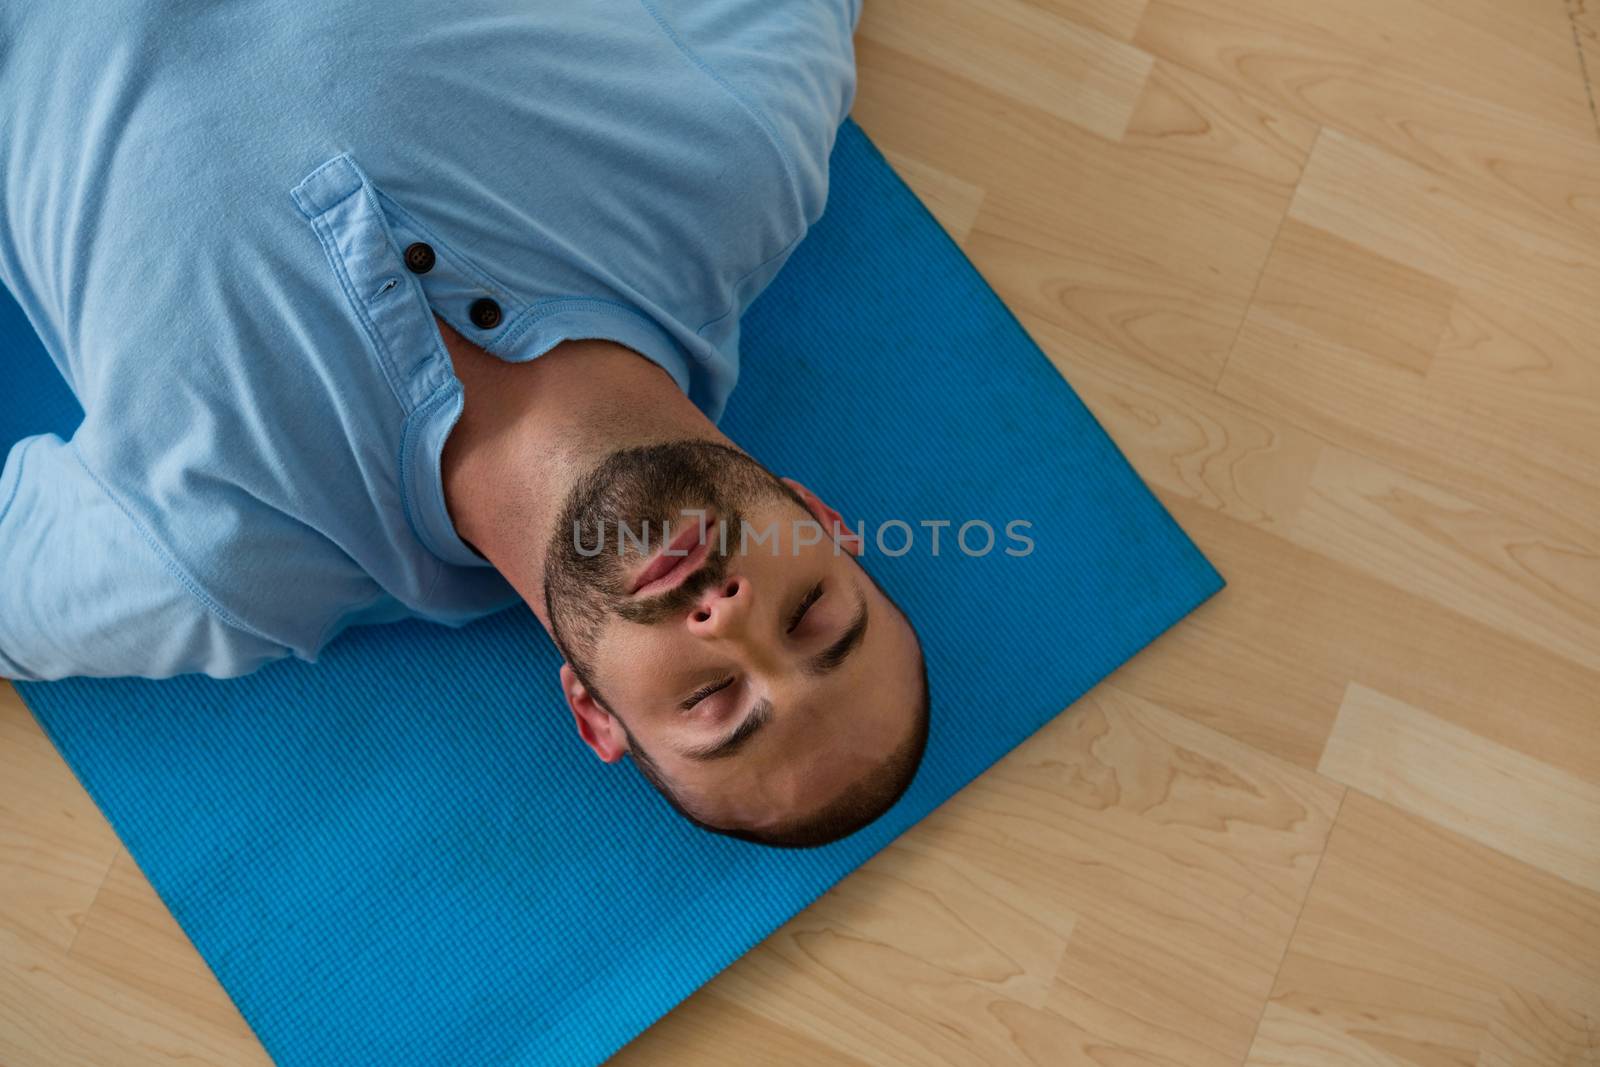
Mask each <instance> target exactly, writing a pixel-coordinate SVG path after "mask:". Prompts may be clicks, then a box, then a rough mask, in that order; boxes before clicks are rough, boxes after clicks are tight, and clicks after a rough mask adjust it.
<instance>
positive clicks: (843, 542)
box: [781, 478, 861, 556]
mask: <svg viewBox="0 0 1600 1067" xmlns="http://www.w3.org/2000/svg"><path fill="white" fill-rule="evenodd" d="M781 480H782V482H783V484H784V485H787V486H788V487H789V488H790V489H793V490H794V491H795V492H796V493H799V494H800V499H801V500H803V501H805V504H806V510H807V511H809V512H811V514H812V516H813V517H814V518H815V519H816V520H817V521H818V522H819V523H821V524H822V529H823V531H824V532H825V533H827V534H828V536H829V537H836V538H838V541H839V547H840V548H842V549H844V550H845V551H846V552H848V553H850V554H851V555H852V556H859V555H861V538H860V537H859V536H857V534H856V532H855V531H854V530H852V529H851V528H850V527H849V526H846V525H845V521H844V520H843V519H842V518H840V517H839V513H838V512H837V511H835V510H833V509H832V508H830V507H829V506H828V505H826V504H824V503H823V502H822V498H821V497H819V496H817V494H815V493H813V492H812V491H811V490H809V489H807V488H806V487H805V486H803V485H801V484H800V483H799V482H797V481H795V480H794V479H793V478H784V479H781Z"/></svg>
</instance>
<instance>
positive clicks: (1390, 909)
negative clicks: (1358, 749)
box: [1246, 792, 1600, 1067]
mask: <svg viewBox="0 0 1600 1067" xmlns="http://www.w3.org/2000/svg"><path fill="white" fill-rule="evenodd" d="M1595 1019H1600V895H1597V894H1595V893H1593V892H1591V891H1588V890H1584V889H1580V888H1578V887H1576V886H1574V885H1572V884H1571V883H1570V882H1567V881H1564V880H1562V879H1560V878H1557V877H1555V876H1554V875H1550V874H1546V873H1544V872H1543V871H1540V870H1537V869H1535V868H1532V867H1529V866H1527V865H1525V864H1522V863H1519V862H1518V861H1516V860H1513V859H1510V858H1508V857H1506V856H1503V855H1501V854H1500V853H1497V852H1494V851H1492V850H1490V849H1487V848H1485V847H1483V846H1481V845H1478V844H1476V843H1474V842H1471V841H1468V840H1466V839H1464V838H1461V837H1459V836H1457V835H1455V834H1453V833H1451V832H1449V831H1447V830H1443V829H1440V828H1438V827H1437V826H1434V825H1432V824H1431V823H1429V822H1428V821H1426V820H1423V819H1420V818H1417V817H1415V816H1412V815H1407V814H1404V813H1401V812H1399V811H1397V810H1395V809H1393V808H1391V807H1389V806H1387V805H1385V804H1383V803H1381V802H1380V801H1377V800H1373V799H1371V798H1369V797H1366V796H1364V795H1362V794H1361V793H1358V792H1351V793H1349V794H1347V795H1346V797H1345V801H1344V805H1343V807H1342V808H1341V809H1340V813H1339V819H1338V824H1337V825H1336V827H1335V829H1334V832H1333V834H1332V836H1331V837H1330V838H1329V841H1328V847H1327V852H1326V854H1325V856H1324V857H1323V861H1322V866H1321V868H1320V869H1319V870H1318V873H1317V878H1316V884H1315V885H1314V886H1313V888H1312V891H1311V895H1310V898H1309V899H1308V901H1307V902H1306V907H1305V912H1304V914H1303V915H1302V916H1301V919H1300V923H1299V926H1298V927H1297V928H1296V930H1295V935H1294V939H1293V941H1292V942H1291V944H1290V947H1289V952H1288V955H1287V956H1286V957H1285V959H1284V965H1283V969H1282V971H1281V972H1280V973H1279V976H1278V981H1277V984H1276V985H1275V987H1274V989H1273V993H1272V1000H1271V1004H1270V1005H1269V1007H1268V1009H1267V1011H1266V1014H1265V1016H1264V1017H1263V1019H1262V1021H1261V1028H1260V1031H1259V1033H1258V1035H1257V1038H1256V1040H1255V1043H1254V1045H1253V1046H1252V1048H1251V1052H1250V1056H1249V1058H1248V1059H1247V1060H1246V1063H1247V1064H1248V1065H1249V1067H1322V1065H1324V1064H1328V1063H1340V1064H1347V1063H1348V1064H1360V1065H1373V1067H1378V1065H1382V1067H1390V1065H1394V1067H1399V1065H1407V1067H1415V1065H1419V1064H1427V1065H1433V1064H1476V1063H1480V1062H1495V1059H1494V1058H1495V1057H1499V1058H1500V1060H1501V1061H1502V1062H1503V1061H1504V1057H1505V1056H1507V1055H1510V1054H1516V1055H1518V1056H1520V1055H1521V1054H1522V1053H1523V1052H1526V1051H1528V1050H1535V1054H1536V1055H1538V1056H1540V1057H1541V1058H1532V1057H1530V1058H1527V1059H1522V1058H1518V1059H1515V1060H1513V1061H1512V1062H1516V1063H1519V1064H1520V1063H1554V1064H1562V1065H1572V1064H1579V1063H1582V1062H1584V1061H1583V1058H1582V1057H1584V1056H1588V1055H1590V1054H1591V1053H1592V1051H1593V1047H1594V1045H1593V1037H1592V1035H1593V1030H1592V1021H1593V1020H1595ZM1541 1049H1543V1050H1547V1052H1549V1054H1548V1055H1547V1054H1545V1053H1544V1052H1538V1051H1537V1050H1541ZM1480 1057H1482V1059H1480Z"/></svg>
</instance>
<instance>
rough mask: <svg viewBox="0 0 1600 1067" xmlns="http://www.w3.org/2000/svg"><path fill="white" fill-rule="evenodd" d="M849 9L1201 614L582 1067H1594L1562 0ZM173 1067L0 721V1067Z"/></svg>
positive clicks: (932, 189) (99, 850)
mask: <svg viewBox="0 0 1600 1067" xmlns="http://www.w3.org/2000/svg"><path fill="white" fill-rule="evenodd" d="M863 11H864V13H863V16H862V20H861V26H860V32H859V34H858V36H857V42H856V45H857V47H856V51H857V59H858V66H859V87H858V93H857V98H856V104H855V111H854V117H855V119H856V120H857V121H858V122H860V123H861V124H862V126H863V127H865V128H866V130H867V131H868V132H869V133H870V134H871V136H872V137H873V139H874V141H875V142H876V143H877V144H878V145H879V146H880V148H882V149H883V150H884V152H885V155H886V157H887V158H888V159H889V161H890V163H891V165H893V166H894V167H895V168H896V170H897V171H899V172H900V174H901V175H902V176H903V177H904V178H905V179H906V180H907V182H908V183H909V184H910V185H911V186H912V188H913V189H914V190H916V192H917V193H918V194H919V195H920V196H921V197H922V198H923V199H924V202H926V203H927V204H928V205H929V208H930V210H931V211H932V212H933V213H934V215H935V217H936V218H938V220H939V222H940V223H941V225H943V226H944V227H945V229H946V230H947V231H948V232H949V233H950V234H951V236H952V238H953V239H954V240H956V241H957V242H958V243H959V244H960V245H961V247H962V248H963V249H964V250H965V251H966V252H967V254H968V255H969V256H970V257H971V259H972V261H973V262H974V264H975V265H976V266H977V267H978V269H979V270H980V271H981V272H982V273H983V274H984V276H985V277H986V278H987V279H988V280H989V281H990V283H991V284H992V285H994V287H995V288H996V290H997V291H998V292H999V294H1000V296H1001V297H1002V299H1004V300H1005V302H1006V303H1007V304H1008V305H1009V306H1010V307H1011V308H1012V309H1014V310H1015V311H1016V313H1017V315H1018V318H1019V321H1021V322H1022V324H1023V325H1024V327H1025V328H1026V329H1027V330H1028V331H1029V332H1030V333H1031V334H1032V335H1033V337H1034V338H1035V339H1036V340H1037V341H1038V342H1039V345H1040V347H1041V348H1042V349H1043V351H1044V352H1045V354H1046V355H1047V356H1048V358H1049V359H1050V360H1051V361H1052V362H1053V363H1054V365H1055V366H1056V367H1057V368H1058V369H1060V371H1061V372H1062V373H1063V374H1064V375H1065V376H1066V378H1067V379H1068V380H1069V381H1070V382H1071V383H1072V384H1073V385H1074V386H1075V388H1076V389H1077V390H1078V392H1079V394H1080V395H1081V396H1082V397H1083V399H1084V401H1085V403H1087V404H1088V406H1089V407H1090V409H1091V410H1092V411H1093V413H1094V414H1095V416H1096V418H1097V419H1098V420H1099V421H1100V422H1101V424H1102V425H1103V426H1104V427H1105V428H1106V429H1107V431H1108V432H1109V433H1110V434H1111V436H1112V437H1113V438H1114V439H1115V440H1116V441H1117V443H1118V444H1119V446H1120V447H1121V448H1122V449H1123V450H1124V452H1125V453H1126V455H1127V456H1128V457H1129V459H1130V461H1131V462H1132V463H1133V464H1134V466H1135V467H1136V468H1137V469H1138V471H1139V473H1140V474H1141V475H1142V476H1143V477H1144V479H1145V480H1146V481H1147V482H1148V483H1149V485H1150V486H1151V487H1152V489H1153V490H1154V491H1155V492H1156V494H1157V495H1158V496H1159V498H1160V499H1161V501H1162V502H1163V504H1165V505H1166V506H1167V507H1168V509H1169V510H1170V511H1171V512H1172V513H1173V515H1174V516H1175V517H1176V518H1177V520H1178V521H1179V522H1180V523H1181V524H1182V525H1183V527H1184V529H1185V530H1187V531H1188V532H1189V533H1190V534H1191V536H1192V537H1193V538H1194V539H1195V541H1196V542H1197V543H1198V544H1199V545H1200V546H1201V548H1202V549H1203V550H1204V551H1205V552H1206V554H1207V555H1208V556H1209V557H1210V558H1211V559H1212V560H1213V561H1214V562H1215V563H1216V564H1217V566H1218V568H1219V569H1220V570H1221V571H1222V573H1223V574H1224V575H1225V576H1226V577H1227V579H1228V583H1229V584H1228V588H1227V589H1226V590H1225V591H1224V593H1223V594H1222V595H1220V596H1219V597H1216V598H1214V599H1213V600H1211V601H1210V602H1208V603H1207V604H1206V605H1204V606H1203V607H1202V608H1201V609H1200V610H1198V611H1197V612H1195V613H1194V614H1193V615H1192V616H1191V617H1190V618H1188V619H1186V620H1185V621H1184V622H1183V624H1182V625H1180V626H1178V627H1176V628H1174V629H1173V630H1171V631H1169V632H1168V633H1167V634H1165V635H1163V636H1162V637H1161V638H1160V639H1159V640H1157V641H1156V642H1155V643H1154V644H1153V645H1152V646H1151V647H1150V648H1149V649H1147V650H1146V651H1144V652H1143V653H1141V654H1140V655H1139V656H1137V657H1136V658H1135V659H1133V660H1132V661H1131V662H1129V663H1128V664H1126V665H1124V666H1123V668H1122V669H1120V670H1119V671H1117V672H1116V673H1115V674H1114V675H1113V676H1112V677H1111V678H1110V679H1108V680H1107V681H1106V682H1105V683H1103V684H1102V685H1101V686H1099V687H1098V688H1097V689H1095V690H1094V691H1093V692H1092V693H1091V694H1089V695H1088V696H1087V697H1085V698H1084V699H1083V700H1082V701H1080V702H1079V703H1078V704H1077V705H1076V706H1074V707H1072V708H1070V709H1067V710H1066V711H1065V713H1064V714H1063V715H1062V716H1061V717H1059V718H1058V719H1056V720H1055V721H1053V722H1052V723H1050V724H1049V725H1048V726H1046V727H1045V728H1044V729H1042V730H1041V731H1039V732H1038V733H1037V734H1036V735H1034V737H1032V738H1030V739H1029V741H1028V742H1026V743H1025V744H1023V745H1022V746H1021V747H1019V748H1018V749H1017V750H1016V751H1014V752H1013V753H1011V754H1010V755H1009V756H1008V757H1007V758H1006V759H1004V760H1002V761H1001V762H1000V764H998V765H997V766H996V767H995V768H993V769H992V770H991V771H990V772H988V773H986V774H985V775H983V776H982V777H980V778H979V779H978V780H977V781H975V782H974V783H972V784H971V785H970V786H969V787H968V788H966V789H964V790H963V791H962V792H961V793H959V794H958V795H956V796H955V797H952V798H951V799H950V800H949V801H948V802H946V803H945V804H943V805H941V806H940V808H939V809H938V810H936V811H935V812H934V813H932V814H931V815H930V816H929V817H928V818H927V819H925V820H923V821H922V822H921V823H920V824H918V825H917V826H916V827H914V828H913V829H912V830H911V831H909V832H908V833H906V834H905V835H903V836H902V837H901V838H900V839H899V840H897V841H896V842H895V843H894V844H893V845H891V846H890V847H889V848H888V849H886V850H885V851H883V852H881V853H880V854H879V855H877V856H876V857H874V858H873V859H872V860H871V861H869V862H868V863H867V864H866V865H864V866H863V867H862V868H861V869H860V870H858V871H857V872H855V873H854V874H852V875H851V876H849V877H848V878H846V879H845V880H844V881H842V882H841V883H839V885H838V886H836V887H835V888H834V889H832V890H831V891H830V892H828V893H827V894H825V895H824V896H823V897H822V898H821V899H819V900H818V901H817V902H816V903H815V904H813V905H812V906H811V907H810V908H807V909H806V910H805V911H803V912H801V913H800V914H799V915H796V916H795V917H794V918H793V919H792V920H791V921H790V922H788V923H787V924H785V925H784V926H783V927H782V928H781V929H779V930H778V931H776V932H775V933H774V934H773V935H772V936H771V937H770V938H768V939H767V940H766V941H765V942H764V943H763V944H762V945H760V946H759V947H757V948H756V949H755V950H753V951H752V952H750V953H749V954H747V955H746V956H745V957H744V958H742V959H740V960H739V961H737V962H736V963H735V964H734V965H733V966H731V967H729V968H728V969H727V970H726V971H724V972H723V973H722V974H720V975H718V976H717V977H716V978H715V979H713V980H712V981H711V982H710V983H709V984H707V985H706V986H705V987H704V988H703V989H701V990H700V991H698V992H697V993H695V994H694V995H693V996H692V997H690V998H689V999H688V1000H687V1001H685V1002H684V1003H683V1004H682V1005H680V1006H679V1007H678V1008H677V1009H675V1010H674V1011H672V1012H671V1013H669V1014H668V1015H667V1016H666V1017H664V1018H663V1019H662V1020H660V1021H659V1022H658V1023H657V1024H656V1025H655V1026H654V1027H652V1028H651V1029H650V1030H648V1031H647V1032H646V1033H644V1034H643V1035H641V1036H640V1037H639V1038H638V1039H637V1040H636V1041H634V1042H633V1043H632V1044H631V1045H629V1046H628V1047H627V1048H626V1049H624V1050H623V1051H622V1052H621V1053H620V1054H619V1055H618V1057H617V1062H619V1063H624V1064H650V1065H652V1067H654V1065H674V1064H694V1065H696V1067H701V1065H708V1067H719V1065H728V1067H733V1065H739V1067H744V1065H748V1064H761V1065H773V1067H784V1065H790V1064H794V1065H800V1064H805V1065H808V1067H809V1065H812V1064H822V1063H826V1064H840V1065H843V1067H856V1065H862V1067H864V1065H868V1064H870V1065H872V1067H879V1065H891V1067H894V1065H906V1067H911V1065H915V1067H925V1065H932V1064H950V1065H962V1067H964V1065H970V1064H985V1065H999V1064H1033V1065H1039V1067H1058V1065H1069V1067H1076V1065H1079V1064H1091V1065H1097V1067H1127V1065H1135V1064H1162V1065H1170V1067H1210V1065H1224V1064H1241V1063H1246V1064H1250V1065H1252V1067H1269V1065H1270V1067H1324V1065H1328V1067H1335V1065H1338V1067H1344V1065H1361V1067H1442V1065H1447V1064H1448V1065H1451V1067H1600V867H1597V866H1596V863H1597V860H1596V857H1597V856H1600V825H1597V823H1600V799H1597V798H1600V297H1597V294H1600V118H1597V117H1596V115H1595V112H1594V111H1593V110H1592V108H1591V102H1590V93H1591V91H1592V85H1586V81H1585V69H1584V68H1585V63H1587V65H1588V75H1589V78H1590V79H1591V81H1592V80H1593V79H1594V78H1596V77H1600V68H1597V67H1596V64H1597V63H1600V45H1597V44H1596V40H1597V38H1596V36H1595V34H1596V32H1597V30H1600V21H1597V20H1600V9H1596V7H1595V5H1594V0H1525V2H1518V3H1505V2H1503V0H1275V2H1272V3H1262V2H1259V0H967V2H958V0H928V2H924V3H912V2H911V0H866V3H865V6H864V9H863ZM1585 57H1587V58H1585ZM1068 476H1070V475H1068ZM1061 636H1062V640H1063V641H1067V640H1071V634H1070V632H1067V631H1064V632H1063V633H1062V635H1061ZM969 710H970V711H971V712H972V713H974V714H979V713H981V709H969ZM179 1062H183V1063H188V1064H219V1065H220V1064H230V1065H232V1064H248V1063H259V1062H266V1054H265V1053H264V1052H263V1051H262V1050H261V1048H260V1046H259V1045H257V1044H256V1043H255V1041H254V1038H253V1037H252V1036H251V1035H250V1034H249V1031H248V1029H247V1028H246V1027H245V1024H244V1022H243V1020H242V1019H241V1018H240V1017H239V1016H238V1014H237V1012H236V1011H235V1010H234V1008H233V1006H232V1005H231V1003H230V1002H229V1001H228V999H227V996H226V994H224V993H223V992H222V990H221V989H220V988H218V987H217V985H216V983H215V981H214V979H213V978H212V977H211V975H210V972H209V971H208V970H207V969H206V967H205V965H204V963H203V962H202V961H201V960H200V959H199V958H198V956H196V955H195V953H194V950H193V948H192V947H191V946H190V945H189V943H188V941H187V940H186V939H185V938H184V936H183V934H182V932H181V930H179V929H178V927H177V926H176V924H175V923H173V922H172V920H171V918H170V917H169V916H168V915H167V914H166V912H165V909H164V908H163V907H162V906H161V903H160V901H159V900H158V899H157V898H156V897H155V895H154V894H153V893H152V892H151V890H150V888H149V886H148V885H147V884H146V883H145V882H144V880H143V878H142V876H141V875H140V874H139V871H138V868H137V867H136V866H135V865H134V863H133V862H132V860H131V859H130V858H129V857H128V856H127V855H126V853H124V852H122V850H121V849H120V846H119V845H118V842H117V840H116V837H115V835H114V834H113V833H112V832H111V830H110V828H109V827H108V826H106V825H105V823H104V822H103V821H102V820H101V819H100V817H99V815H98V813H97V812H96V811H95V810H94V807H93V805H92V803H91V802H90V801H89V798H88V797H87V796H86V795H84V793H83V791H82V789H81V788H79V786H78V784H77V783H76V781H75V780H74V779H73V777H72V775H71V773H70V771H68V770H67V769H66V768H65V767H64V766H63V765H62V764H61V762H60V760H59V759H58V758H57V757H56V755H55V754H54V752H53V750H52V749H51V747H50V744H49V742H48V740H47V739H46V738H45V737H44V735H43V734H42V733H40V731H39V729H38V727H37V726H36V725H35V724H34V723H33V721H32V719H31V718H30V717H29V716H28V715H27V713H26V711H25V709H24V708H23V707H22V705H21V703H20V701H18V700H17V698H16V696H15V694H14V693H13V692H12V691H11V690H10V688H9V687H6V686H3V685H0V1064H4V1065H5V1067H80V1065H82V1067H88V1065H96V1067H98V1065H101V1064H108V1063H115V1064H119V1065H120V1064H127V1065H136V1067H142V1065H150V1067H154V1065H171V1064H175V1063H179Z"/></svg>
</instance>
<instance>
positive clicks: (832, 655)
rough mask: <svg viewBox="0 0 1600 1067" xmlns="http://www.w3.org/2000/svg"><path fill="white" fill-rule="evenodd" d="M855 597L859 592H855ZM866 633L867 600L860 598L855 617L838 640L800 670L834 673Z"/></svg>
mask: <svg viewBox="0 0 1600 1067" xmlns="http://www.w3.org/2000/svg"><path fill="white" fill-rule="evenodd" d="M856 595H857V596H860V592H859V591H857V594H856ZM866 633H867V598H866V597H861V599H859V600H858V601H856V616H855V618H853V619H851V620H850V625H849V626H848V627H847V628H846V629H845V631H844V633H843V634H841V635H840V636H839V640H837V641H835V642H834V643H833V644H831V645H829V646H828V647H827V648H825V649H823V650H822V651H821V652H818V653H817V654H816V655H815V656H812V657H811V658H810V659H809V660H807V661H806V664H805V666H804V667H803V668H802V669H803V670H804V671H805V672H806V673H807V674H829V673H831V672H833V671H836V670H838V669H839V668H840V666H842V665H843V664H844V661H845V660H847V659H849V658H850V653H852V652H854V651H855V650H856V649H857V648H859V647H861V639H862V638H863V637H865V636H866Z"/></svg>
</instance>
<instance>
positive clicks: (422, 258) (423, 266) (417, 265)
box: [406, 241, 434, 274]
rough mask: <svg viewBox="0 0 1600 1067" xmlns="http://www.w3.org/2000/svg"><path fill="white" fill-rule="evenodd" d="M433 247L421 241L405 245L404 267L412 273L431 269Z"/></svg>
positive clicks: (425, 271)
mask: <svg viewBox="0 0 1600 1067" xmlns="http://www.w3.org/2000/svg"><path fill="white" fill-rule="evenodd" d="M433 260H434V256H433V247H432V246H431V245H426V244H423V243H422V242H421V241H418V242H416V243H415V244H412V245H407V246H406V269H407V270H409V271H410V272H411V273H412V274H426V273H428V272H429V271H430V270H432V269H433Z"/></svg>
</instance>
